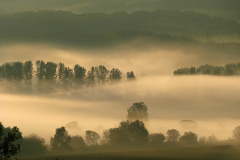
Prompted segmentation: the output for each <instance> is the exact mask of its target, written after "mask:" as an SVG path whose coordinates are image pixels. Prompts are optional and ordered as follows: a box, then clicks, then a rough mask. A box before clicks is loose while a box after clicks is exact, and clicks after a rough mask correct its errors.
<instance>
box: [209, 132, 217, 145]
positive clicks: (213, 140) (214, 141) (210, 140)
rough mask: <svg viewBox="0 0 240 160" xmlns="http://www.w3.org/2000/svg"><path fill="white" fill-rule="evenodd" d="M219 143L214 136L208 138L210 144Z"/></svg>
mask: <svg viewBox="0 0 240 160" xmlns="http://www.w3.org/2000/svg"><path fill="white" fill-rule="evenodd" d="M217 142H218V139H217V137H216V136H215V135H214V134H212V135H211V136H209V137H208V138H207V143H208V144H216V143H217Z"/></svg>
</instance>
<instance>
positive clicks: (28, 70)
mask: <svg viewBox="0 0 240 160" xmlns="http://www.w3.org/2000/svg"><path fill="white" fill-rule="evenodd" d="M23 76H24V80H25V83H28V84H29V83H31V81H32V77H33V63H32V61H26V62H25V63H24V65H23Z"/></svg>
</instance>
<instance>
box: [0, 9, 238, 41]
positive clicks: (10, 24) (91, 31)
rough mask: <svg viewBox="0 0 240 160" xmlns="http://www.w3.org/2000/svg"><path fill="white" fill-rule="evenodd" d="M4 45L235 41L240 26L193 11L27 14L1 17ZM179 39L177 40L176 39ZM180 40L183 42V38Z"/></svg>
mask: <svg viewBox="0 0 240 160" xmlns="http://www.w3.org/2000/svg"><path fill="white" fill-rule="evenodd" d="M0 33H1V36H0V40H1V41H44V42H64V43H77V44H78V43H79V44H98V43H101V44H104V43H112V42H114V41H124V40H129V39H133V38H137V37H154V38H157V39H162V40H165V39H167V40H170V41H186V40H187V41H190V39H187V38H181V36H183V37H188V38H191V39H199V38H211V37H215V36H216V37H226V36H227V37H235V38H238V39H240V23H238V22H236V21H234V20H226V19H223V18H211V17H209V16H207V15H204V14H200V13H195V12H193V11H185V12H181V11H164V10H156V11H153V12H148V11H137V12H133V13H127V12H117V13H114V14H104V13H95V14H93V13H91V14H90V13H89V14H80V15H79V14H74V13H72V12H66V11H50V10H49V11H38V12H23V13H15V14H11V15H1V16H0ZM176 37H177V38H176ZM179 37H180V38H179Z"/></svg>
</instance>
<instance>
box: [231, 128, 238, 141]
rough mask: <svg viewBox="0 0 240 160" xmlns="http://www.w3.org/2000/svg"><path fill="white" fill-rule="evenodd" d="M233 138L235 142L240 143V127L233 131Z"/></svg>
mask: <svg viewBox="0 0 240 160" xmlns="http://www.w3.org/2000/svg"><path fill="white" fill-rule="evenodd" d="M232 136H233V138H234V139H235V140H238V141H240V126H238V127H235V129H234V130H233V134H232Z"/></svg>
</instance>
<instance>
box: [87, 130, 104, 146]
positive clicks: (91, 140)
mask: <svg viewBox="0 0 240 160" xmlns="http://www.w3.org/2000/svg"><path fill="white" fill-rule="evenodd" d="M99 139H100V136H99V134H98V133H97V132H95V131H90V130H89V131H86V134H85V141H86V143H87V144H88V145H90V146H94V145H98V142H99Z"/></svg>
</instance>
